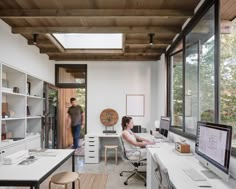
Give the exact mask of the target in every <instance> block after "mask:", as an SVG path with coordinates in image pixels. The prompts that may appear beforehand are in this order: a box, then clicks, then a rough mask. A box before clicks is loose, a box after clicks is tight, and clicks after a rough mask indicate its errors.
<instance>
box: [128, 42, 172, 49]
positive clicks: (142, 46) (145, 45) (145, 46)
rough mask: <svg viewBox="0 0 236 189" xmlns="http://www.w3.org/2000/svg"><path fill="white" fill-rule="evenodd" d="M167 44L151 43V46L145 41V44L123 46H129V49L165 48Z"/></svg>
mask: <svg viewBox="0 0 236 189" xmlns="http://www.w3.org/2000/svg"><path fill="white" fill-rule="evenodd" d="M168 45H169V44H153V45H152V46H150V44H149V43H146V44H125V48H130V49H145V48H151V49H157V48H162V49H165V48H166V47H167V46H168Z"/></svg>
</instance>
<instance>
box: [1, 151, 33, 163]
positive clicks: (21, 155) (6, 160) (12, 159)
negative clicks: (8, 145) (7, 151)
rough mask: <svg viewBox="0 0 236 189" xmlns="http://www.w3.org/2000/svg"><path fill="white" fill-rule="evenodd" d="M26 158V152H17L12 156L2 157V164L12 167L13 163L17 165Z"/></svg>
mask: <svg viewBox="0 0 236 189" xmlns="http://www.w3.org/2000/svg"><path fill="white" fill-rule="evenodd" d="M27 156H28V150H22V151H19V152H16V153H14V154H11V155H9V156H6V157H4V158H3V164H5V165H12V164H14V163H18V162H20V161H22V160H23V159H25V158H27Z"/></svg>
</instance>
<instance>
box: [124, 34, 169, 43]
mask: <svg viewBox="0 0 236 189" xmlns="http://www.w3.org/2000/svg"><path fill="white" fill-rule="evenodd" d="M172 39H173V37H172V38H170V39H166V38H154V39H153V43H154V44H163V45H164V44H165V45H169V44H170V43H172ZM125 44H129V45H132V44H149V36H148V35H147V37H146V39H142V38H140V39H126V40H125Z"/></svg>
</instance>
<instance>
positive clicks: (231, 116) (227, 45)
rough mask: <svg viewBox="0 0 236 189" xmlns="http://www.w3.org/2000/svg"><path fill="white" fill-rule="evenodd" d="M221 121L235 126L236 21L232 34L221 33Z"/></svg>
mask: <svg viewBox="0 0 236 189" xmlns="http://www.w3.org/2000/svg"><path fill="white" fill-rule="evenodd" d="M220 57H221V59H220V61H221V72H220V75H221V77H220V78H221V80H220V82H221V84H220V92H221V101H220V103H221V104H220V108H221V122H222V123H227V124H229V125H232V126H234V127H236V23H235V22H233V33H232V34H221V56H220Z"/></svg>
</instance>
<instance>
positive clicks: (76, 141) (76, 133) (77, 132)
mask: <svg viewBox="0 0 236 189" xmlns="http://www.w3.org/2000/svg"><path fill="white" fill-rule="evenodd" d="M80 128H81V125H75V126H72V127H71V132H72V136H73V148H74V149H76V148H78V147H79V136H80Z"/></svg>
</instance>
